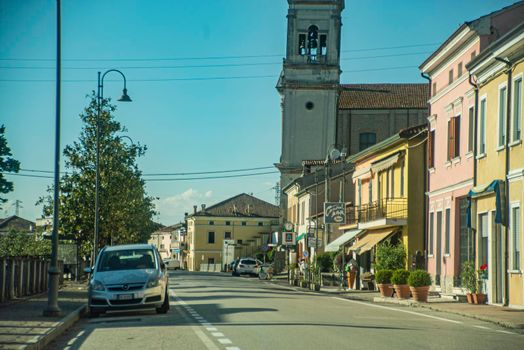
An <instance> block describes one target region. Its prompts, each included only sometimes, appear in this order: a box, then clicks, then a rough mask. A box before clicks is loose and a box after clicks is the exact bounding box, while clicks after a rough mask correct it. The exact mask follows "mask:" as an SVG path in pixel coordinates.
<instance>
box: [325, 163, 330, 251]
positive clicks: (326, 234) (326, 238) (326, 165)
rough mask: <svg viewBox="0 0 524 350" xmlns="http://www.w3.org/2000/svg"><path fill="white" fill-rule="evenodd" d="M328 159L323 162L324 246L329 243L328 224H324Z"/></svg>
mask: <svg viewBox="0 0 524 350" xmlns="http://www.w3.org/2000/svg"><path fill="white" fill-rule="evenodd" d="M329 161H330V159H329V158H328V159H326V162H325V164H324V173H325V176H324V186H325V187H324V247H326V246H327V245H328V243H329V224H326V212H325V209H326V203H328V202H329Z"/></svg>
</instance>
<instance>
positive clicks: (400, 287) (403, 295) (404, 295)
mask: <svg viewBox="0 0 524 350" xmlns="http://www.w3.org/2000/svg"><path fill="white" fill-rule="evenodd" d="M393 287H394V288H395V293H397V298H399V299H409V297H410V290H409V286H408V285H407V284H394V285H393Z"/></svg>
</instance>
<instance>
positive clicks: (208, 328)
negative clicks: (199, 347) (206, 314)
mask: <svg viewBox="0 0 524 350" xmlns="http://www.w3.org/2000/svg"><path fill="white" fill-rule="evenodd" d="M206 330H208V331H209V332H216V331H218V329H217V328H216V327H207V328H206Z"/></svg>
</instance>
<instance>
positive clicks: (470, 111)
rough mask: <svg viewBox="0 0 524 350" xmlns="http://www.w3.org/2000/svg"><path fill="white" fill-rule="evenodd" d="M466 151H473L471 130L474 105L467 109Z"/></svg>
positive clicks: (472, 127)
mask: <svg viewBox="0 0 524 350" xmlns="http://www.w3.org/2000/svg"><path fill="white" fill-rule="evenodd" d="M468 124H469V125H468V152H473V139H474V137H473V132H474V129H475V107H473V106H471V107H469V109H468Z"/></svg>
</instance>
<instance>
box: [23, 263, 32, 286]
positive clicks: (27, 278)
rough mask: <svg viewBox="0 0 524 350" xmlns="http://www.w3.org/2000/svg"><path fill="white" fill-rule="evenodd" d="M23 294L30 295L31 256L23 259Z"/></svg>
mask: <svg viewBox="0 0 524 350" xmlns="http://www.w3.org/2000/svg"><path fill="white" fill-rule="evenodd" d="M24 265H25V294H26V295H31V258H26V259H25V263H24Z"/></svg>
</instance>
